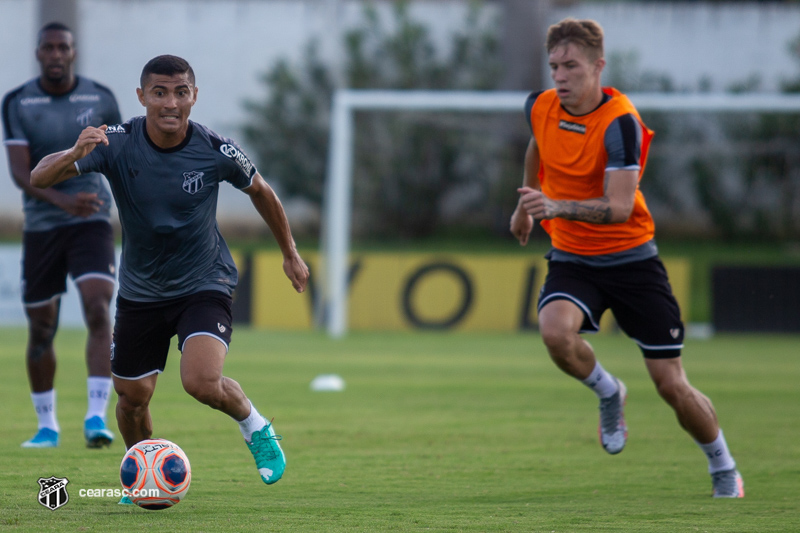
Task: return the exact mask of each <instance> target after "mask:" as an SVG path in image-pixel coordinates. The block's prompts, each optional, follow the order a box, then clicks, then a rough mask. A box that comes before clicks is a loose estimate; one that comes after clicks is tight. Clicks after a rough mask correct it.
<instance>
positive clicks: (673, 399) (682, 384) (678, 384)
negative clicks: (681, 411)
mask: <svg viewBox="0 0 800 533" xmlns="http://www.w3.org/2000/svg"><path fill="white" fill-rule="evenodd" d="M690 389H691V388H690V386H689V384H688V383H687V382H686V380H683V379H663V380H659V381H658V382H656V390H657V391H658V395H659V396H661V397H662V398H663V399H664V401H665V402H667V403H668V404H670V405H678V404H679V403H680V402H681V400H682V399H683V398H684V397H685V396H686V395H687V394H689V393H690Z"/></svg>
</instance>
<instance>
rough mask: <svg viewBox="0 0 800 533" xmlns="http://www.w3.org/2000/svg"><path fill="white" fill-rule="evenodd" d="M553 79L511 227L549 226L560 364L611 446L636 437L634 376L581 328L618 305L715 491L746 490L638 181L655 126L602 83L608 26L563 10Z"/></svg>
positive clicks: (544, 299) (521, 235)
mask: <svg viewBox="0 0 800 533" xmlns="http://www.w3.org/2000/svg"><path fill="white" fill-rule="evenodd" d="M546 46H547V52H548V54H549V64H550V74H551V77H552V79H553V81H554V82H555V88H553V89H550V90H547V91H543V92H539V93H533V94H531V96H530V97H529V98H528V101H527V103H526V114H527V118H528V122H529V124H530V127H531V133H532V136H531V140H530V143H529V145H528V149H527V152H526V154H525V167H524V181H523V186H522V187H521V188H520V189H519V190H518V191H519V194H520V199H519V203H518V205H517V208H516V210H515V211H514V214H513V215H512V217H511V232H512V233H513V234H514V236H515V237H516V238H517V239H519V241H520V244H522V245H525V244H526V243H527V241H528V237H529V235H530V232H531V230H532V229H533V221H534V220H539V221H541V224H542V227H543V228H544V229H545V231H547V233H548V234H549V235H550V238H551V242H552V248H551V250H550V252H549V253H548V254H547V259H548V273H547V278H546V280H545V284H544V286H543V288H542V292H541V294H540V297H539V307H538V309H539V329H540V332H541V335H542V340H543V341H544V344H545V346H546V347H547V350H548V352H549V354H550V357H551V358H552V359H553V361H554V362H555V364H556V365H557V366H558V367H559V368H560V369H561V370H562V371H564V372H565V373H567V374H568V375H570V376H572V377H574V378H576V379H578V380H580V381H581V382H583V383H584V384H585V385H586V386H587V387H589V388H590V389H592V390H593V391H594V392H595V394H596V395H597V397H598V398H599V399H600V427H599V433H600V440H601V443H602V445H603V448H604V449H605V450H606V451H607V452H608V453H611V454H616V453H619V452H621V451H622V449H623V447H624V446H625V443H626V440H627V426H626V424H625V419H624V414H623V406H624V405H625V400H626V395H627V393H626V389H625V385H624V384H623V383H622V382H621V381H620V380H619V379H617V378H615V377H614V376H613V375H612V374H610V373H609V372H607V371H606V370H605V369H604V368H603V367H602V366H601V365H600V363H599V362H598V361H597V359H596V357H595V353H594V351H593V349H592V347H591V346H590V345H589V343H587V342H586V341H585V340H584V339H583V338H582V337H581V335H580V333H583V332H594V331H597V330H598V324H599V321H600V316H601V315H602V314H603V312H604V311H605V310H606V309H609V308H610V309H611V310H612V312H613V313H614V317H615V318H616V320H617V323H618V324H619V326H620V328H621V329H622V330H623V331H624V332H625V333H626V334H627V335H628V336H629V337H630V338H632V339H633V340H634V341H635V342H636V343H637V344H638V345H639V348H640V349H641V351H642V354H643V355H644V361H645V365H646V366H647V370H648V372H649V373H650V377H651V378H652V380H653V382H654V383H655V386H656V389H657V391H658V393H659V394H660V395H661V397H662V398H663V399H664V400H665V401H666V402H667V403H668V404H669V405H670V406H671V407H672V408H673V409H674V411H675V414H676V415H677V418H678V422H679V423H680V425H681V427H683V428H684V429H685V430H686V431H687V432H688V433H689V434H690V435H691V436H692V437H693V438H694V440H695V442H697V444H698V445H699V447H700V449H701V450H702V451H703V452H704V453H705V455H706V457H707V459H708V470H709V472H710V474H711V478H712V487H713V496H714V497H720V498H737V497H739V498H741V497H743V496H744V483H743V482H742V477H741V475H740V474H739V472H738V471H737V470H736V463H735V461H734V460H733V457H732V456H731V454H730V451H729V450H728V446H727V444H726V442H725V437H724V436H723V434H722V431H721V430H720V428H719V423H718V421H717V416H716V413H715V411H714V407H713V406H712V405H711V401H710V400H709V399H708V398H707V397H706V396H704V395H703V394H702V393H701V392H700V391H698V390H697V389H695V388H694V387H692V386H691V385H690V384H689V381H688V380H687V378H686V374H685V372H684V369H683V367H682V364H681V348H682V347H683V335H684V329H683V323H682V322H681V318H680V310H679V308H678V304H677V302H676V300H675V298H674V297H673V295H672V290H671V288H670V285H669V281H668V279H667V273H666V271H665V270H664V267H663V265H662V263H661V260H660V259H659V257H658V249H657V248H656V243H655V241H654V235H655V226H654V224H653V219H652V217H651V216H650V213H649V211H648V210H647V206H646V204H645V201H644V196H643V195H642V192H641V190H639V186H638V185H639V180H640V179H641V176H642V173H643V171H644V167H645V162H646V159H647V150H648V147H649V144H650V140H651V138H652V136H653V132H652V131H650V130H648V129H647V127H646V126H645V125H644V123H643V122H642V120H641V118H640V117H639V114H638V112H637V111H636V109H635V108H634V107H633V104H631V102H630V100H629V99H628V98H627V97H626V96H625V95H624V94H622V93H620V92H619V91H617V90H615V89H613V88H603V87H602V86H601V83H600V78H601V72H602V70H603V67H604V66H605V60H604V59H603V31H602V29H601V28H600V26H599V25H598V24H597V23H596V22H594V21H591V20H575V19H565V20H563V21H561V22H559V23H558V24H556V25H553V26H551V27H550V29H549V31H548V34H547V43H546Z"/></svg>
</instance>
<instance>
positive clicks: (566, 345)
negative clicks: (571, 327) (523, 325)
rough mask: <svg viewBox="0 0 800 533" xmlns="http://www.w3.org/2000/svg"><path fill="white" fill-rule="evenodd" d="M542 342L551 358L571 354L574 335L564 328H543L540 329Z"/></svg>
mask: <svg viewBox="0 0 800 533" xmlns="http://www.w3.org/2000/svg"><path fill="white" fill-rule="evenodd" d="M540 334H541V336H542V342H543V343H544V345H545V347H546V348H547V351H548V352H550V355H551V357H559V356H560V355H562V354H567V353H571V352H572V350H573V349H574V343H575V338H574V337H575V335H574V334H572V332H569V331H567V330H566V329H564V328H560V327H553V326H545V327H540Z"/></svg>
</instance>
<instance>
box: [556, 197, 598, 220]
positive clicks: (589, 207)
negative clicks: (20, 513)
mask: <svg viewBox="0 0 800 533" xmlns="http://www.w3.org/2000/svg"><path fill="white" fill-rule="evenodd" d="M558 204H559V209H558V214H557V215H556V216H558V217H560V218H565V219H567V220H578V221H581V222H590V223H592V224H608V223H609V222H611V206H610V205H608V199H607V198H597V199H595V200H592V201H590V202H585V201H584V202H575V201H566V200H565V201H560V202H558Z"/></svg>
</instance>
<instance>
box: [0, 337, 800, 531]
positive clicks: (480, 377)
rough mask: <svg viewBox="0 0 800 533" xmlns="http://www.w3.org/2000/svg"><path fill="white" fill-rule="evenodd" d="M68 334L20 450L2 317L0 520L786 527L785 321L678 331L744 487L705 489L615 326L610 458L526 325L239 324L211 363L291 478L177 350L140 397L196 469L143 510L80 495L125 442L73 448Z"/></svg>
mask: <svg viewBox="0 0 800 533" xmlns="http://www.w3.org/2000/svg"><path fill="white" fill-rule="evenodd" d="M83 339H84V335H83V333H82V332H80V331H62V332H60V333H59V335H58V338H57V347H58V350H59V365H60V366H59V370H58V378H57V388H58V401H59V404H58V415H59V421H60V423H61V428H62V444H61V447H60V448H58V449H50V450H23V449H21V448H20V447H19V444H20V443H21V442H22V441H23V440H25V439H27V438H29V437H30V436H31V435H32V434H33V431H34V429H35V419H34V414H33V410H32V408H31V403H30V399H29V394H28V388H27V380H26V376H25V371H24V364H23V351H24V344H25V333H24V331H23V330H21V329H3V330H0V365H2V367H3V368H5V369H6V370H5V371H4V372H2V374H0V394H2V396H1V397H0V399H1V400H2V406H3V419H4V420H5V423H4V427H5V429H4V431H3V432H2V436H0V447H1V452H0V530H8V531H42V530H45V531H51V530H52V531H139V530H149V531H194V532H198V531H206V532H220V531H222V532H224V531H269V532H280V531H292V532H297V531H325V532H327V531H332V532H335V531H475V532H479V531H530V532H570V531H624V532H642V531H664V532H676V531H692V532H694V531H713V532H734V531H735V532H749V531H759V532H762V531H798V530H800V503H799V502H798V499H799V497H800V462H798V459H799V458H800V423H799V422H798V421H800V387H798V382H800V338H798V337H790V336H744V335H742V336H721V337H716V338H714V339H711V340H702V341H701V340H691V341H688V342H687V348H686V350H685V357H684V359H685V361H684V363H685V366H686V368H687V371H688V373H689V376H690V379H691V380H692V382H693V384H695V385H696V386H697V387H698V388H700V389H701V390H702V391H704V392H705V393H706V394H708V395H709V396H710V397H711V398H712V400H713V401H714V403H715V405H716V407H717V411H718V413H719V417H720V420H721V422H722V425H723V427H724V429H725V434H726V437H727V439H728V442H729V444H730V446H731V449H732V451H733V453H734V455H735V457H736V459H737V461H738V463H739V468H740V470H741V472H742V474H743V475H744V477H745V483H746V492H747V497H746V498H745V499H744V500H713V499H712V498H711V497H710V490H711V485H710V478H709V476H708V474H707V472H706V462H705V459H704V458H703V456H702V454H701V453H700V451H699V449H698V448H697V446H696V445H695V444H694V443H693V442H692V440H691V439H690V438H689V437H688V436H687V435H686V434H685V433H683V432H682V431H681V430H680V429H679V428H678V425H677V423H676V421H675V419H674V417H673V415H672V413H671V411H670V410H669V409H668V408H667V407H666V405H665V404H663V403H662V402H661V400H660V399H659V398H658V397H657V396H656V394H655V392H654V390H653V388H652V385H651V383H650V382H649V380H648V378H647V376H646V372H645V369H644V365H643V364H642V362H641V357H640V355H639V352H638V350H637V349H636V348H635V346H634V345H633V344H632V343H631V342H629V341H627V340H626V339H625V338H624V337H621V336H617V335H600V336H595V337H592V338H591V342H592V343H593V345H594V346H595V348H596V349H597V351H598V353H600V354H602V361H603V363H604V366H606V368H608V369H609V370H610V371H612V372H614V373H615V374H617V375H618V376H619V377H621V378H622V379H624V380H625V382H626V384H627V386H628V391H629V399H628V407H627V410H626V413H627V419H628V425H629V429H630V438H629V440H628V446H627V448H626V449H625V451H624V452H623V453H622V454H620V455H617V456H609V455H607V454H606V453H604V452H603V451H602V449H601V447H600V445H599V444H598V442H597V435H596V424H597V420H596V417H597V414H596V403H597V402H596V400H595V399H594V396H593V395H592V394H591V393H590V392H589V391H588V390H586V389H585V388H584V387H582V386H581V385H580V384H578V383H576V382H574V381H573V380H571V379H570V378H567V377H566V376H564V375H562V374H561V373H560V372H559V371H558V370H557V369H556V368H555V367H554V366H553V365H552V363H551V362H550V361H549V359H548V358H547V356H546V354H545V352H544V349H543V348H542V346H541V343H540V340H539V338H538V336H536V335H533V334H529V335H485V334H481V335H477V334H459V335H441V334H425V335H420V334H352V335H351V336H349V337H348V338H347V339H344V340H340V341H332V340H329V339H327V338H326V337H325V336H323V335H321V334H317V333H313V334H308V333H269V332H258V331H252V330H244V329H240V330H237V331H236V332H235V334H234V342H233V344H232V347H231V352H230V354H229V356H228V361H227V363H226V374H227V375H228V376H230V377H233V378H234V379H237V380H238V381H239V382H240V383H241V384H242V386H243V387H244V389H245V391H246V392H247V393H248V395H249V396H250V397H251V398H252V400H253V402H254V403H255V404H256V405H257V406H258V407H259V409H260V410H261V411H262V412H263V413H264V414H266V415H268V416H270V417H275V427H276V429H277V430H278V433H281V434H283V436H284V439H283V442H282V444H283V448H284V450H285V451H286V454H287V458H288V467H287V471H286V474H285V476H284V478H283V479H282V480H281V481H280V482H279V483H277V484H276V485H273V486H265V485H263V484H262V483H261V481H260V479H259V477H258V474H257V472H256V470H255V467H254V464H253V463H252V458H251V457H250V454H249V453H248V451H247V449H246V447H245V445H244V444H243V442H242V439H241V435H240V434H239V431H238V429H237V426H236V424H235V423H234V422H233V421H231V420H230V419H229V418H227V417H226V416H224V415H222V414H220V413H218V412H213V411H211V410H210V409H208V408H206V407H204V406H201V405H200V404H198V403H196V402H195V401H194V400H192V399H191V398H190V397H189V396H188V395H186V394H185V393H184V392H183V390H182V389H181V386H180V383H179V381H178V372H177V362H178V356H177V352H176V353H174V354H173V355H171V358H170V362H169V365H168V367H167V371H166V372H165V373H164V374H163V375H162V376H161V377H160V378H159V387H158V389H157V390H156V394H155V397H154V399H153V405H152V412H153V418H154V425H155V436H157V437H164V438H168V439H171V440H174V441H175V442H177V443H178V444H180V445H181V446H182V447H183V449H184V450H185V451H186V453H187V454H188V456H189V458H190V460H191V461H192V469H193V481H192V486H191V488H190V490H189V493H188V495H187V497H186V499H185V500H184V501H183V502H182V503H181V504H180V505H178V506H177V507H175V508H173V509H169V510H165V511H158V512H148V511H144V510H142V509H139V508H132V507H123V506H118V505H117V504H116V499H110V498H86V497H80V496H79V490H80V489H82V488H85V489H89V488H102V489H115V488H118V487H119V481H118V467H119V462H120V460H121V458H122V455H123V446H122V444H121V443H119V442H115V443H114V444H113V445H112V446H111V448H110V449H103V450H88V449H86V448H84V444H83V440H82V434H81V427H82V426H81V424H82V419H83V414H84V410H85V403H86V399H85V374H84V370H83V363H82V344H83ZM321 373H337V374H340V375H341V376H342V377H343V378H344V379H345V380H346V382H347V389H346V390H345V391H344V392H341V393H320V392H311V391H310V390H309V382H310V381H311V380H312V379H313V378H314V377H315V376H316V375H318V374H321ZM111 420H112V424H113V415H112V418H111ZM51 475H55V476H57V477H67V478H68V479H69V485H68V491H69V495H70V500H69V502H68V503H67V504H66V505H65V506H64V507H61V508H59V509H57V510H56V511H50V510H48V509H46V508H45V507H43V506H41V505H40V504H39V503H38V501H37V493H38V490H39V487H38V483H37V480H38V478H39V477H49V476H51Z"/></svg>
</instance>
